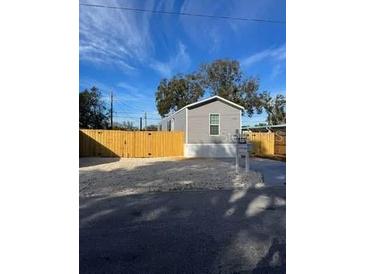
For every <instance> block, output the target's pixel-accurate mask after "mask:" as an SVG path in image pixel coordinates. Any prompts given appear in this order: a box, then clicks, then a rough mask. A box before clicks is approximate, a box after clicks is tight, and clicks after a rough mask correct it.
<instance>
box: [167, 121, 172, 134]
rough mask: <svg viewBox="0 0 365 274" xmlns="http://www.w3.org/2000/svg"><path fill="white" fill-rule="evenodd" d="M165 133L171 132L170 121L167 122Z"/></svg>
mask: <svg viewBox="0 0 365 274" xmlns="http://www.w3.org/2000/svg"><path fill="white" fill-rule="evenodd" d="M167 131H171V120H168V121H167Z"/></svg>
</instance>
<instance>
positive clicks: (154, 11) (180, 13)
mask: <svg viewBox="0 0 365 274" xmlns="http://www.w3.org/2000/svg"><path fill="white" fill-rule="evenodd" d="M80 6H87V7H93V8H104V9H116V10H126V11H136V12H150V13H154V14H168V15H182V16H195V17H205V18H211V19H226V20H237V21H249V22H260V23H272V24H285V21H281V20H271V19H258V18H244V17H232V16H223V15H211V14H201V13H189V12H177V11H165V10H148V9H139V8H130V7H121V6H106V5H98V4H86V3H80Z"/></svg>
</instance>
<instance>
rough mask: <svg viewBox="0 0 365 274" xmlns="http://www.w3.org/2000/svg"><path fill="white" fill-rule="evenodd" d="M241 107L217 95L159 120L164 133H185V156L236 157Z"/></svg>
mask: <svg viewBox="0 0 365 274" xmlns="http://www.w3.org/2000/svg"><path fill="white" fill-rule="evenodd" d="M242 111H243V107H242V106H240V105H237V104H235V103H233V102H231V101H229V100H227V99H224V98H222V97H220V96H213V97H209V98H207V99H204V100H201V101H198V102H195V103H192V104H189V105H187V106H185V107H183V108H181V109H179V110H178V111H176V112H175V113H173V114H171V115H169V116H168V117H165V118H163V119H162V121H161V130H163V131H184V132H185V149H184V155H185V156H186V157H235V155H236V146H235V141H234V138H233V137H234V135H236V134H238V133H239V132H240V129H241V117H242Z"/></svg>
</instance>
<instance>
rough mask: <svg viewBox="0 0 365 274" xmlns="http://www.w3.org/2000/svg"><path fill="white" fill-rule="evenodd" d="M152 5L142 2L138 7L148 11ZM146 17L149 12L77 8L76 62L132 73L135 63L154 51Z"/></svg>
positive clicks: (114, 4) (117, 2)
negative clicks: (120, 69)
mask: <svg viewBox="0 0 365 274" xmlns="http://www.w3.org/2000/svg"><path fill="white" fill-rule="evenodd" d="M87 3H89V4H96V3H97V2H94V1H87ZM119 4H120V2H119V1H116V0H110V1H108V5H110V6H118V5H119ZM153 5H154V3H153V1H146V2H145V5H144V6H143V7H142V8H146V9H151V8H152V7H153ZM150 16H151V14H149V13H135V12H128V11H120V10H112V9H103V8H95V7H87V6H80V60H81V61H88V62H92V63H94V64H101V63H102V64H108V65H116V66H118V67H120V68H122V69H123V70H124V71H127V72H128V71H133V70H134V69H135V68H134V65H135V64H136V63H138V62H143V61H144V60H146V59H147V58H148V57H149V55H150V54H151V53H153V51H154V45H153V43H152V39H151V36H150Z"/></svg>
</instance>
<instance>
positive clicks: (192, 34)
mask: <svg viewBox="0 0 365 274" xmlns="http://www.w3.org/2000/svg"><path fill="white" fill-rule="evenodd" d="M80 3H90V4H102V5H108V6H123V7H132V8H141V9H155V10H168V11H179V12H190V13H204V14H212V15H224V16H232V17H248V18H260V19H272V20H281V21H285V15H286V14H285V13H286V8H285V0H276V1H267V0H264V1H263V0H256V1H251V0H250V1H248V0H228V1H227V0H226V1H208V0H195V1H194V0H188V1H174V0H163V1H154V0H144V1H141V0H135V1H124V0H108V1H106V0H92V1H90V0H80ZM79 50H80V87H79V88H80V91H81V90H83V89H85V88H90V87H91V86H93V85H96V86H97V87H99V88H100V89H101V91H102V93H103V97H104V99H105V101H106V102H107V103H109V101H108V100H109V99H108V96H109V93H110V91H111V90H113V92H114V96H115V111H116V113H115V120H116V121H132V122H133V123H134V124H135V125H136V126H137V125H138V124H139V122H138V117H140V116H142V115H143V113H144V112H145V111H146V112H147V115H148V124H157V123H158V121H159V115H158V112H157V110H156V107H155V100H154V99H155V97H154V94H155V91H156V88H157V86H158V84H159V82H160V80H161V79H162V78H165V77H167V78H168V77H171V76H172V75H174V74H177V73H187V72H193V71H195V70H196V69H197V68H198V66H199V64H201V63H205V62H211V61H213V60H215V59H219V58H230V59H236V60H239V61H240V62H241V66H242V69H243V71H244V72H245V74H246V75H248V76H257V77H258V78H259V79H260V90H267V91H269V92H270V93H271V94H273V95H275V94H278V93H281V94H284V95H285V92H286V83H285V82H286V79H285V76H286V30H285V25H284V24H270V23H259V22H246V21H233V20H222V19H209V18H201V17H188V16H181V15H180V16H176V15H161V14H158V15H156V14H151V13H142V12H135V11H122V10H113V9H102V8H94V7H86V6H80V47H79ZM265 117H266V115H265V114H262V115H254V116H253V117H252V118H246V119H243V123H244V124H255V123H258V122H260V121H264V120H265Z"/></svg>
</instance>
